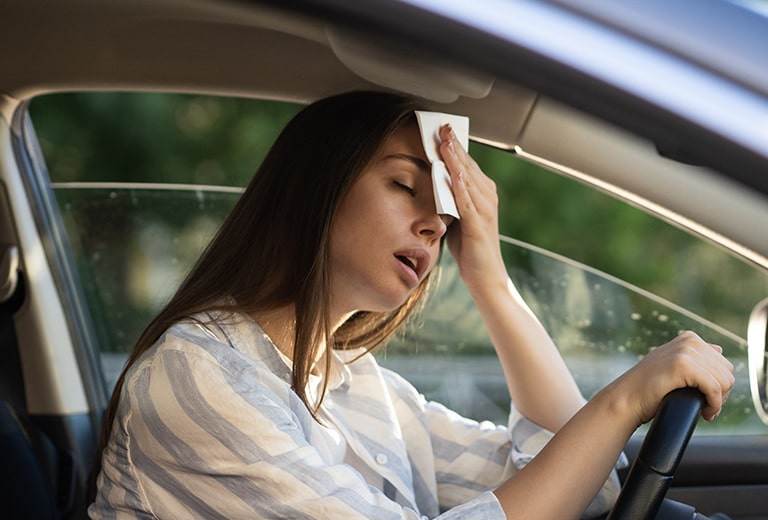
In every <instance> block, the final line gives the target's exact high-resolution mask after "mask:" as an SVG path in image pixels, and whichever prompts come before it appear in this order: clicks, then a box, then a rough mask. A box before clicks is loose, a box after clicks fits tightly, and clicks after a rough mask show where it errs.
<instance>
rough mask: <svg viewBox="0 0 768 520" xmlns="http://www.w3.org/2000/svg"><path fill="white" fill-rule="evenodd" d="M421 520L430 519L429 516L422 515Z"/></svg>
mask: <svg viewBox="0 0 768 520" xmlns="http://www.w3.org/2000/svg"><path fill="white" fill-rule="evenodd" d="M421 520H429V517H428V516H427V515H422V516H421Z"/></svg>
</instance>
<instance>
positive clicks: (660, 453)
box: [606, 388, 704, 520]
mask: <svg viewBox="0 0 768 520" xmlns="http://www.w3.org/2000/svg"><path fill="white" fill-rule="evenodd" d="M703 405H704V395H703V394H702V393H701V392H700V391H699V390H697V389H695V388H678V389H677V390H673V391H672V392H670V393H668V394H667V395H666V396H665V397H664V399H663V400H662V402H661V406H660V407H659V411H658V413H657V414H656V418H655V419H654V420H653V423H652V424H651V427H650V428H649V429H648V433H647V434H646V435H645V439H644V440H643V445H642V446H641V447H640V451H639V452H638V454H637V458H636V459H635V461H634V462H633V463H632V467H631V468H630V470H629V473H628V474H627V478H626V480H625V481H624V485H623V486H622V488H621V492H620V493H619V498H618V499H617V500H616V504H615V505H614V506H613V509H612V510H611V512H610V514H609V515H608V517H607V519H606V520H653V519H654V518H655V517H656V513H657V512H658V510H659V507H660V506H661V502H662V500H664V495H665V494H666V493H667V488H668V487H669V484H670V482H671V480H672V477H673V476H674V474H675V471H676V470H677V466H678V464H679V463H680V459H681V458H682V457H683V453H684V452H685V448H686V446H688V441H689V440H690V438H691V435H692V434H693V430H694V429H695V428H696V422H697V421H698V419H699V416H700V415H701V408H702V406H703Z"/></svg>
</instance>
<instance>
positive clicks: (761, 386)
mask: <svg viewBox="0 0 768 520" xmlns="http://www.w3.org/2000/svg"><path fill="white" fill-rule="evenodd" d="M766 349H768V298H766V299H765V300H763V301H761V302H760V303H758V304H757V305H755V308H754V309H753V310H752V313H751V314H750V315H749V326H748V328H747V351H748V355H749V386H750V389H751V391H752V402H753V404H754V406H755V410H756V411H757V415H758V417H760V420H761V421H763V424H765V425H768V350H766Z"/></svg>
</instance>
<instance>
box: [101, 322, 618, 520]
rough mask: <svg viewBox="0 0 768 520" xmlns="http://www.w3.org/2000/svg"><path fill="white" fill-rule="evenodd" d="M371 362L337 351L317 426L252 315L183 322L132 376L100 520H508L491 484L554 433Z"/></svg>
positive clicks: (613, 488)
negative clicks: (458, 401) (436, 398)
mask: <svg viewBox="0 0 768 520" xmlns="http://www.w3.org/2000/svg"><path fill="white" fill-rule="evenodd" d="M361 354H362V353H361V352H360V351H337V352H334V356H333V363H332V370H331V372H330V373H329V375H328V377H329V387H328V392H327V394H326V397H325V399H324V401H323V406H322V408H321V409H320V412H319V418H320V422H318V421H315V420H314V419H313V418H312V416H311V415H310V413H309V411H308V410H307V408H306V407H305V405H304V404H303V403H302V401H301V400H300V399H299V398H298V397H297V396H296V394H295V393H294V392H293V391H292V390H291V388H290V382H291V370H290V361H289V360H288V359H287V358H285V357H284V356H283V355H282V354H281V353H280V351H279V350H278V349H277V348H276V347H275V346H274V344H272V342H271V341H270V340H269V338H268V337H267V336H266V335H265V334H264V332H263V331H262V330H261V328H260V327H259V326H258V325H257V324H256V323H255V322H254V321H253V320H252V319H250V318H249V317H246V316H243V315H236V316H233V317H231V318H227V319H226V320H224V319H219V320H217V321H216V322H209V323H205V324H203V323H201V322H197V321H193V320H190V321H185V322H181V323H178V324H176V325H174V326H173V327H171V328H170V329H168V330H167V331H166V333H165V334H164V335H163V337H161V338H160V340H158V342H157V343H156V344H155V345H154V346H153V347H152V348H151V349H150V350H149V351H148V352H146V353H145V354H144V355H143V356H142V357H141V358H140V359H139V360H137V362H136V363H135V364H134V365H133V366H132V367H131V368H130V369H129V372H128V374H127V377H126V379H125V383H124V386H123V390H122V393H121V396H120V403H119V407H118V410H117V415H116V418H115V422H114V424H113V428H112V434H111V437H110V440H109V442H108V443H107V446H106V448H105V450H104V455H103V459H102V464H103V467H102V471H101V474H100V475H99V479H98V494H97V498H96V502H95V503H94V504H92V505H91V506H90V508H89V511H88V512H89V515H90V517H91V518H92V519H97V518H167V519H178V518H206V519H212V518H227V519H234V518H291V519H317V518H320V519H325V518H333V519H336V518H344V519H347V518H375V519H401V518H407V519H423V518H440V519H444V520H448V519H454V518H477V519H504V518H505V516H504V512H503V511H502V509H501V506H500V505H499V502H498V500H497V499H496V497H495V495H494V494H493V493H492V492H491V490H492V489H494V488H495V487H497V486H498V485H499V484H500V483H501V482H503V481H504V480H506V479H508V478H509V477H510V476H512V475H513V474H514V473H515V472H516V471H518V470H519V469H520V468H521V467H523V466H524V465H525V464H526V463H527V462H528V461H530V460H531V459H532V458H533V456H534V455H535V453H537V452H538V451H539V450H540V449H541V448H542V447H543V445H544V444H546V442H547V441H548V440H549V438H551V434H550V433H548V432H546V431H544V430H542V429H541V428H539V427H537V426H536V425H534V424H533V423H532V422H530V421H528V420H527V419H525V418H524V417H522V416H521V415H520V414H519V413H518V412H517V411H516V410H515V409H514V407H512V412H511V414H510V420H509V425H508V427H502V426H497V425H494V424H491V423H489V422H484V423H478V422H475V421H471V420H468V419H465V418H462V417H460V416H459V415H457V414H456V413H454V412H451V411H450V410H448V409H446V408H445V407H443V406H441V405H440V404H437V403H433V402H427V401H426V400H425V399H424V398H423V396H421V395H420V394H419V393H418V392H417V391H416V389H415V388H414V387H413V386H411V385H410V384H409V383H407V382H406V381H405V380H404V379H402V378H401V377H399V376H398V375H397V374H395V373H393V372H391V371H389V370H386V369H384V368H382V367H380V366H379V365H378V364H377V363H376V360H375V359H374V357H373V356H372V355H370V354H363V355H362V356H361ZM358 356H361V357H359V359H356V360H355V358H358ZM353 360H354V361H353ZM319 385H320V380H319V378H316V377H313V378H312V379H311V381H310V387H309V389H308V390H309V394H310V396H316V394H317V389H318V388H319ZM617 491H618V480H617V479H616V476H615V474H614V475H613V476H612V477H611V479H609V481H608V482H606V484H605V485H604V486H603V489H602V490H601V491H600V493H599V494H598V496H597V497H596V499H595V500H594V501H593V503H592V505H591V506H590V509H589V511H588V513H587V516H591V515H594V514H599V513H602V512H604V511H606V510H607V509H608V507H609V505H610V504H611V503H612V502H613V500H614V499H615V496H616V494H617ZM532 499H533V500H535V497H532Z"/></svg>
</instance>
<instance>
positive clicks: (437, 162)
mask: <svg viewBox="0 0 768 520" xmlns="http://www.w3.org/2000/svg"><path fill="white" fill-rule="evenodd" d="M416 119H417V120H418V122H419V131H420V132H421V141H422V143H423V144H424V152H425V153H426V154H427V159H429V162H430V163H431V164H432V191H433V192H434V194H435V207H436V208H437V212H438V213H439V214H441V215H450V216H452V217H454V218H459V211H458V209H456V200H454V198H453V192H452V191H451V176H450V175H449V174H448V170H447V168H446V167H445V163H444V162H443V161H442V158H441V157H440V127H441V126H443V125H445V124H450V125H451V128H453V131H454V133H455V134H456V139H457V140H458V141H459V143H461V146H463V147H464V149H465V150H467V149H468V148H469V118H468V117H465V116H457V115H454V114H443V113H441V112H424V111H421V110H417V111H416Z"/></svg>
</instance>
